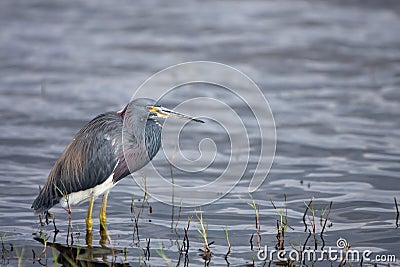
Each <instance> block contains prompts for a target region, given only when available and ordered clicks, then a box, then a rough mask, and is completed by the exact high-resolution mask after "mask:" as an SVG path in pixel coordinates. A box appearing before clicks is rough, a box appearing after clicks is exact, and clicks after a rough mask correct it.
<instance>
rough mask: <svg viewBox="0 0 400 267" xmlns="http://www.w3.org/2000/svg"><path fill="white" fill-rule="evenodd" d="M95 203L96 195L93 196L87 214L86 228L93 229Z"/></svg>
mask: <svg viewBox="0 0 400 267" xmlns="http://www.w3.org/2000/svg"><path fill="white" fill-rule="evenodd" d="M93 205H94V196H91V198H90V203H89V208H88V212H87V216H86V230H87V231H92V229H93V219H92V212H93Z"/></svg>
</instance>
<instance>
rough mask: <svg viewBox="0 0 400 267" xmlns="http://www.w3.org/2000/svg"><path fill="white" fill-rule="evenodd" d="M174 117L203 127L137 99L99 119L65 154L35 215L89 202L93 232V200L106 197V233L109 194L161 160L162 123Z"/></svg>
mask: <svg viewBox="0 0 400 267" xmlns="http://www.w3.org/2000/svg"><path fill="white" fill-rule="evenodd" d="M168 117H175V118H181V119H187V120H192V121H196V122H202V123H203V121H201V120H198V119H195V118H193V117H190V116H187V115H184V114H181V113H178V112H175V111H172V110H170V109H167V108H164V107H161V106H159V105H157V104H156V101H155V100H152V99H148V98H138V99H135V100H132V101H131V102H130V103H129V104H128V105H127V106H126V107H125V108H124V109H123V110H121V111H118V112H108V113H104V114H101V115H98V116H97V117H96V118H94V119H93V120H92V121H90V122H89V123H88V124H86V125H85V126H84V127H83V128H82V129H81V130H80V131H79V132H78V133H77V134H76V135H75V137H74V138H73V139H72V141H71V142H70V143H69V145H68V146H67V147H66V148H65V150H64V152H63V153H62V154H61V156H60V158H59V159H58V160H57V162H56V163H55V165H54V166H53V168H52V169H51V171H50V174H49V176H48V179H47V181H46V183H45V184H44V186H43V188H42V189H41V190H40V193H39V196H38V197H37V198H36V199H35V201H34V202H33V204H32V208H33V209H34V211H35V212H36V213H41V212H45V211H48V210H49V209H50V208H51V207H53V206H54V205H56V204H57V203H61V206H63V207H64V208H66V209H68V210H69V209H70V205H76V204H79V203H82V202H85V201H90V204H89V208H88V212H87V216H86V229H87V230H88V231H92V225H93V221H92V210H93V204H94V200H95V199H96V198H97V197H98V196H100V195H103V201H102V205H101V210H100V215H99V218H100V227H105V225H106V224H105V223H106V206H107V197H108V192H109V190H110V189H111V188H112V187H113V186H115V185H116V184H117V183H118V181H120V180H121V179H122V178H124V177H126V176H128V175H129V174H131V173H133V172H135V171H137V170H139V169H141V168H142V167H143V166H145V165H146V164H147V163H148V162H149V161H150V160H152V159H153V157H154V156H155V155H156V154H157V152H158V150H159V148H160V145H161V130H162V128H161V127H162V124H161V123H160V122H159V121H158V120H157V119H158V118H168Z"/></svg>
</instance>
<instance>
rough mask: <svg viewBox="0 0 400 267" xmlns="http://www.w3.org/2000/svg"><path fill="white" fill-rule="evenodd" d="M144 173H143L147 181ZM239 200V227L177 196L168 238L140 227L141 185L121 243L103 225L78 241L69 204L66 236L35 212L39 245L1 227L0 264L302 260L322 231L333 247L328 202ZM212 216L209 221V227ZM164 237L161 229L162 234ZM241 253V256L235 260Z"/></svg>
mask: <svg viewBox="0 0 400 267" xmlns="http://www.w3.org/2000/svg"><path fill="white" fill-rule="evenodd" d="M145 180H146V179H145V177H143V182H144V184H145ZM145 188H146V187H145ZM242 200H243V203H244V206H243V210H246V208H245V207H247V214H248V215H249V216H245V217H246V220H247V221H248V228H246V229H237V228H235V224H231V225H230V224H229V220H227V221H224V222H223V223H224V225H220V224H218V223H215V219H214V220H213V218H212V213H210V214H208V213H207V212H206V211H204V210H197V209H194V210H189V209H185V208H183V207H182V202H180V205H179V209H178V212H175V213H174V214H172V216H171V221H172V222H171V233H170V234H169V235H168V236H169V238H168V239H166V238H160V237H159V235H158V234H157V233H156V232H148V231H146V230H145V229H146V228H143V227H144V226H145V225H146V222H150V223H151V219H149V218H150V217H152V216H153V215H154V214H153V209H152V206H151V198H150V195H149V194H148V192H147V190H146V192H144V195H143V197H142V198H141V199H139V198H135V197H134V196H132V201H131V209H130V215H131V222H132V224H131V228H130V229H129V232H130V233H131V236H132V240H131V241H132V242H131V245H129V246H124V247H123V248H120V247H119V245H115V244H118V242H119V240H118V239H119V236H118V235H115V234H113V233H111V235H110V233H109V232H108V231H107V229H106V228H105V227H102V228H101V229H103V231H101V230H100V237H101V238H100V241H99V244H100V246H94V245H93V244H92V238H93V237H90V238H88V237H87V236H86V239H85V244H82V241H80V238H79V237H80V236H81V233H80V231H79V227H78V226H79V224H74V222H73V220H72V216H71V212H72V211H69V214H68V218H70V221H69V223H68V228H67V229H66V230H67V231H66V232H67V234H60V235H61V236H62V238H65V240H64V242H63V241H62V240H61V241H60V238H57V235H58V234H59V233H62V232H63V231H64V230H63V229H62V228H64V227H60V226H58V227H57V225H56V218H55V216H54V214H51V213H46V214H44V216H43V217H40V229H39V231H38V233H36V234H35V237H34V239H35V240H37V241H38V242H40V243H41V244H42V247H41V249H32V250H31V251H29V250H28V249H25V248H24V247H19V249H15V248H14V246H13V245H12V244H8V243H7V241H6V235H7V233H5V232H3V233H2V234H1V246H2V252H1V255H2V266H7V265H8V263H9V262H10V259H15V261H16V262H17V263H18V265H20V266H24V264H23V260H24V259H25V260H26V258H30V259H31V263H32V264H34V265H35V264H37V265H44V266H52V265H63V266H90V265H92V266H95V265H96V263H102V262H103V263H104V262H105V263H107V264H108V265H110V266H130V264H129V262H132V261H134V262H135V264H138V265H139V266H150V265H151V266H189V263H190V262H192V263H197V264H198V263H199V261H201V262H202V264H204V266H211V265H215V263H218V265H221V262H222V260H223V262H224V263H225V264H226V266H230V265H231V263H230V262H231V261H233V262H234V264H235V266H238V265H237V264H239V266H302V265H308V264H311V265H313V264H316V263H317V261H319V259H317V258H315V257H310V251H311V252H312V251H314V252H317V251H323V250H324V249H325V248H326V247H327V242H326V238H327V237H328V240H329V243H328V244H329V246H332V238H329V235H328V234H327V232H328V229H330V228H331V227H332V226H333V223H332V221H331V219H330V215H331V210H332V207H333V203H332V202H329V203H326V202H317V201H316V200H315V199H314V198H311V199H310V200H309V201H307V202H305V203H304V207H303V211H302V216H299V215H293V214H291V212H289V211H288V210H290V211H293V210H294V209H293V208H290V209H288V207H289V205H290V204H288V201H287V197H286V195H283V200H282V201H276V200H272V199H269V201H267V200H256V198H255V197H254V196H253V195H251V194H249V196H248V198H247V199H242ZM394 201H395V211H396V217H395V225H396V227H398V220H399V210H398V205H397V200H396V198H395V199H394ZM289 203H290V202H289ZM300 212H301V211H299V214H300ZM183 218H186V219H183ZM210 221H211V222H213V223H212V224H211V228H210V227H209V226H210V224H209V222H210ZM192 225H193V227H192ZM293 225H296V226H293ZM73 226H74V227H73ZM301 226H302V227H301ZM49 229H50V230H49ZM95 236H96V233H95ZM161 236H165V233H164V235H161ZM74 237H75V238H74ZM76 237H77V239H76ZM221 237H223V238H221ZM245 238H248V240H249V241H248V246H247V247H244V246H243V242H240V246H239V245H237V247H236V246H235V242H237V240H238V239H239V240H243V239H245ZM88 240H90V241H88ZM57 241H58V242H57ZM338 242H339V240H338ZM333 245H336V244H333ZM350 247H351V246H350V243H345V246H343V255H345V256H347V255H348V253H350V252H351V251H350ZM287 251H291V253H292V255H294V254H295V255H297V256H298V257H297V258H295V259H293V258H290V257H288V255H287V254H284V255H283V256H282V255H279V253H280V252H287ZM311 256H312V255H311ZM314 256H315V254H314ZM238 258H239V259H242V262H240V263H238V262H237V259H238ZM324 260H328V259H324ZM331 265H332V266H353V262H352V261H349V260H347V258H345V257H341V258H338V259H337V260H335V261H331Z"/></svg>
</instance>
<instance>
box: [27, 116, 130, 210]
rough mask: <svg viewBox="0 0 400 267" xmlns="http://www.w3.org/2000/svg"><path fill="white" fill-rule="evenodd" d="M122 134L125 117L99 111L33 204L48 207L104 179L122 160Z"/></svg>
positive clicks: (53, 171)
mask: <svg viewBox="0 0 400 267" xmlns="http://www.w3.org/2000/svg"><path fill="white" fill-rule="evenodd" d="M121 135H122V118H121V116H119V115H118V114H116V113H105V114H102V115H99V116H97V117H96V118H94V119H93V120H92V121H90V122H89V123H88V124H87V125H85V126H84V127H83V128H82V129H81V130H80V131H79V132H78V133H77V134H76V135H75V137H74V139H73V140H72V141H71V142H70V144H69V145H68V146H67V147H66V149H65V150H64V152H63V153H62V155H61V156H60V158H59V159H58V160H57V162H56V163H55V165H54V167H53V168H52V170H51V172H50V174H49V177H48V180H47V182H46V184H45V185H44V187H43V188H42V190H41V191H40V193H39V196H38V197H37V198H36V200H35V201H34V203H33V205H32V208H34V209H35V211H36V212H41V211H44V210H48V209H50V208H51V207H52V206H54V205H55V204H57V203H58V202H59V201H60V199H61V198H62V197H63V196H65V195H67V194H70V193H73V192H78V191H82V190H86V189H89V188H93V187H95V186H96V185H99V184H101V183H103V182H104V181H105V180H106V179H107V178H108V177H109V176H110V175H112V174H113V172H114V169H115V168H116V166H117V164H118V162H119V159H118V155H119V154H121V153H120V151H119V150H120V149H121V148H120V147H121Z"/></svg>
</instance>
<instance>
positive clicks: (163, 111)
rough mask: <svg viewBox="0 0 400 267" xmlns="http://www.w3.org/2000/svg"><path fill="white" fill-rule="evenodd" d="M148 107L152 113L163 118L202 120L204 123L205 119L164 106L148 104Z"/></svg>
mask: <svg viewBox="0 0 400 267" xmlns="http://www.w3.org/2000/svg"><path fill="white" fill-rule="evenodd" d="M147 109H148V110H149V112H150V113H154V114H157V116H158V117H161V118H170V117H172V118H178V119H185V120H192V121H195V122H201V123H204V121H202V120H199V119H196V118H194V117H191V116H188V115H185V114H182V113H179V112H176V111H173V110H170V109H167V108H164V107H158V106H147Z"/></svg>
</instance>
